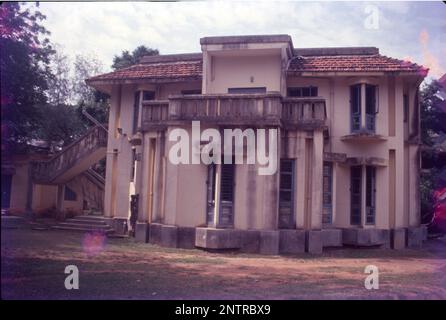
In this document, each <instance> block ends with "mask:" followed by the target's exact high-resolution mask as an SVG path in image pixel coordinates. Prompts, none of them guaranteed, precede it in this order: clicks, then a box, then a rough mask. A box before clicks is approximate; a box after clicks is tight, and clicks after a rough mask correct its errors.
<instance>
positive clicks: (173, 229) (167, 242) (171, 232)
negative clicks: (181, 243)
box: [161, 224, 178, 248]
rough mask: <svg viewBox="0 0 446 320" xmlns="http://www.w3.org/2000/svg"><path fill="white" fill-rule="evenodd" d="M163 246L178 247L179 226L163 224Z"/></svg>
mask: <svg viewBox="0 0 446 320" xmlns="http://www.w3.org/2000/svg"><path fill="white" fill-rule="evenodd" d="M161 246H163V247H168V248H176V247H177V246H178V227H177V226H172V225H167V224H163V225H162V226H161Z"/></svg>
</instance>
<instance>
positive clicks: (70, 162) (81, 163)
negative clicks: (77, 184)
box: [32, 125, 107, 184]
mask: <svg viewBox="0 0 446 320" xmlns="http://www.w3.org/2000/svg"><path fill="white" fill-rule="evenodd" d="M106 152H107V130H106V129H105V128H104V127H102V126H99V125H98V126H95V127H92V128H91V129H90V130H88V131H87V132H86V133H85V134H84V135H83V136H81V137H80V138H79V139H77V140H76V141H74V142H73V143H71V144H70V145H68V146H67V147H66V148H64V149H63V150H62V151H61V152H59V153H57V154H56V155H54V156H53V157H52V158H51V159H49V160H47V161H36V162H34V163H33V169H32V177H33V181H34V182H35V183H40V184H63V183H65V182H67V181H70V180H71V179H73V178H74V177H75V176H76V175H78V174H80V173H82V172H84V171H86V170H87V169H88V168H90V166H91V165H92V164H94V163H96V162H98V161H99V160H101V159H102V158H104V157H105V155H106Z"/></svg>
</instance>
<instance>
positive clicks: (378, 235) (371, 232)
mask: <svg viewBox="0 0 446 320" xmlns="http://www.w3.org/2000/svg"><path fill="white" fill-rule="evenodd" d="M387 239H388V232H386V230H383V229H360V228H358V229H356V228H354V229H342V243H343V244H347V245H354V246H377V245H385V244H386V243H387V242H388V241H387Z"/></svg>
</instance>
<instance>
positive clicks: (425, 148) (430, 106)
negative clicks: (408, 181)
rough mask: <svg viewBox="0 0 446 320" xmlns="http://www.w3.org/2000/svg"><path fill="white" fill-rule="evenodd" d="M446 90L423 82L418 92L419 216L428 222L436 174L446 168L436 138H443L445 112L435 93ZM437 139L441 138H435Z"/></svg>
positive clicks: (438, 85) (434, 84)
mask: <svg viewBox="0 0 446 320" xmlns="http://www.w3.org/2000/svg"><path fill="white" fill-rule="evenodd" d="M440 90H446V88H442V86H441V84H440V83H439V82H438V81H435V80H434V81H432V82H431V83H429V84H426V85H425V86H424V87H423V88H422V89H421V91H420V114H421V140H422V144H423V145H422V149H421V150H422V151H421V159H422V166H423V170H422V172H421V176H420V196H421V217H422V222H423V223H428V222H430V219H431V217H432V214H433V204H434V199H433V192H434V191H435V189H437V188H438V177H439V176H440V175H441V173H442V172H444V170H446V162H445V152H444V150H442V147H441V143H438V142H437V141H438V140H443V141H444V139H446V136H445V135H446V112H445V111H444V110H442V108H441V104H442V103H443V102H442V100H441V99H440V97H439V95H438V92H439V91H440ZM438 138H440V139H438Z"/></svg>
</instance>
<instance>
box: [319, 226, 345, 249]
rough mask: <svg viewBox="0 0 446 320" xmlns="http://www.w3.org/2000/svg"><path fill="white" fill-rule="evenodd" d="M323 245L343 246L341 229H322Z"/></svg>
mask: <svg viewBox="0 0 446 320" xmlns="http://www.w3.org/2000/svg"><path fill="white" fill-rule="evenodd" d="M321 236H322V247H324V248H326V247H342V230H341V229H322V230H321Z"/></svg>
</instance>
